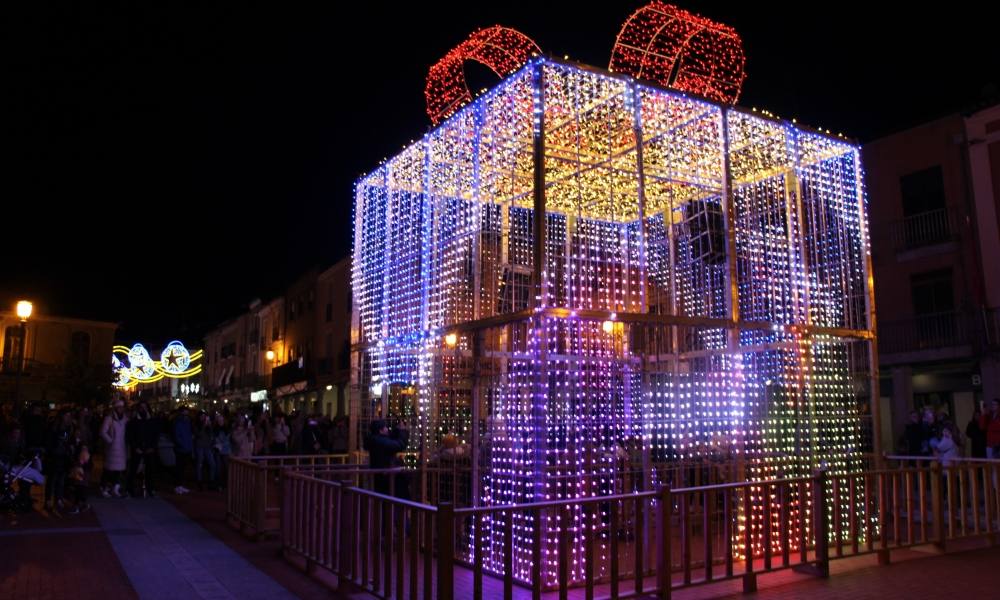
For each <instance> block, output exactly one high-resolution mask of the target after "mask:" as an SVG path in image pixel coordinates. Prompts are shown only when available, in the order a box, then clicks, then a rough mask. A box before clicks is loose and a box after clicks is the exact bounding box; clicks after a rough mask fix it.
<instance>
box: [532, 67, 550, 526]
mask: <svg viewBox="0 0 1000 600" xmlns="http://www.w3.org/2000/svg"><path fill="white" fill-rule="evenodd" d="M531 83H532V86H531V88H532V94H533V100H534V102H533V115H532V116H533V123H534V128H533V138H532V152H533V156H532V162H533V169H534V189H533V190H532V193H533V197H534V213H533V217H534V239H533V242H534V262H533V265H532V267H533V275H532V280H533V281H532V283H533V286H532V291H533V293H534V298H533V300H532V307H533V308H535V309H536V310H537V309H538V308H540V307H542V306H545V304H547V298H548V286H547V279H548V275H547V273H546V267H547V265H546V264H545V81H544V73H543V67H542V63H540V62H539V63H535V65H534V67H533V70H532V82H531ZM545 325H546V322H545V318H544V316H542V315H541V314H540V313H537V312H536V313H535V314H534V315H533V316H532V317H531V327H533V328H534V334H533V335H534V339H535V343H536V344H537V346H536V348H537V353H538V354H537V356H536V357H535V359H536V365H537V366H536V372H535V380H534V381H535V385H534V386H533V387H532V398H531V421H532V428H533V439H532V443H533V446H534V452H533V454H534V465H533V473H532V475H533V478H534V481H535V486H534V494H535V499H536V500H541V499H543V496H542V494H543V490H544V486H542V485H541V482H542V481H543V479H544V477H545V460H546V456H545V454H546V453H545V446H546V435H545V414H546V412H547V406H545V403H546V402H547V399H548V394H547V393H546V391H547V389H548V365H547V362H548V336H547V335H546V328H545ZM540 526H541V524H540V522H536V523H535V527H540Z"/></svg>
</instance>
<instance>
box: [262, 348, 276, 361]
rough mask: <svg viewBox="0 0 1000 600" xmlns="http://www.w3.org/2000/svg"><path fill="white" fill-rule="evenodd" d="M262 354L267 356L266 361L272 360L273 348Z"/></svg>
mask: <svg viewBox="0 0 1000 600" xmlns="http://www.w3.org/2000/svg"><path fill="white" fill-rule="evenodd" d="M264 356H265V357H267V361H268V362H274V350H268V351H267V352H266V353H264Z"/></svg>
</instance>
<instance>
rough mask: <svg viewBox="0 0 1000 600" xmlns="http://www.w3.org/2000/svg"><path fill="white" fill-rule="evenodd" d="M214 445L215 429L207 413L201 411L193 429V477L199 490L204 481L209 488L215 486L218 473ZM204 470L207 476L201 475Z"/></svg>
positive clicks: (203, 487) (202, 486)
mask: <svg viewBox="0 0 1000 600" xmlns="http://www.w3.org/2000/svg"><path fill="white" fill-rule="evenodd" d="M214 446H215V431H214V430H213V429H212V419H211V418H209V416H208V414H207V413H201V414H200V415H198V424H197V425H196V426H195V429H194V477H195V480H197V482H198V489H199V490H201V491H204V489H205V483H206V481H207V483H208V487H209V489H211V488H213V487H215V484H216V481H217V478H218V475H219V472H218V465H216V463H215V450H214ZM203 467H204V468H203ZM206 470H207V477H206V476H204V475H203V473H204V472H205V471H206Z"/></svg>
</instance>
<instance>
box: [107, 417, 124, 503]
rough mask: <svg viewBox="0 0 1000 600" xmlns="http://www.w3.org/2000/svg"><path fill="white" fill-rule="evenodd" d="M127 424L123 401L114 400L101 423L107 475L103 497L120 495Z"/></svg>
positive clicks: (118, 496)
mask: <svg viewBox="0 0 1000 600" xmlns="http://www.w3.org/2000/svg"><path fill="white" fill-rule="evenodd" d="M127 425H128V417H127V416H125V401H124V400H115V403H114V405H113V407H112V410H111V413H110V414H108V416H106V417H104V423H103V424H102V425H101V439H102V440H104V473H105V474H106V476H107V477H106V481H107V487H105V488H104V489H103V490H101V495H102V496H104V497H105V498H110V497H111V496H115V497H116V498H121V497H122V489H121V487H122V473H124V472H125V467H126V466H128V449H127V448H126V439H125V427H126V426H127Z"/></svg>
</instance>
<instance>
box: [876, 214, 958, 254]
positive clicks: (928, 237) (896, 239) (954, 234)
mask: <svg viewBox="0 0 1000 600" xmlns="http://www.w3.org/2000/svg"><path fill="white" fill-rule="evenodd" d="M889 228H890V232H891V235H892V243H893V247H894V248H895V249H896V251H897V252H899V251H905V250H915V249H917V248H924V247H927V246H933V245H936V244H944V243H947V242H951V241H954V240H955V239H957V238H958V232H959V228H958V219H957V217H956V216H955V215H953V214H951V213H949V212H948V209H945V208H939V209H937V210H931V211H927V212H924V213H920V214H917V215H912V216H909V217H906V218H904V219H900V220H898V221H894V222H892V223H891V224H890V225H889Z"/></svg>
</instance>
